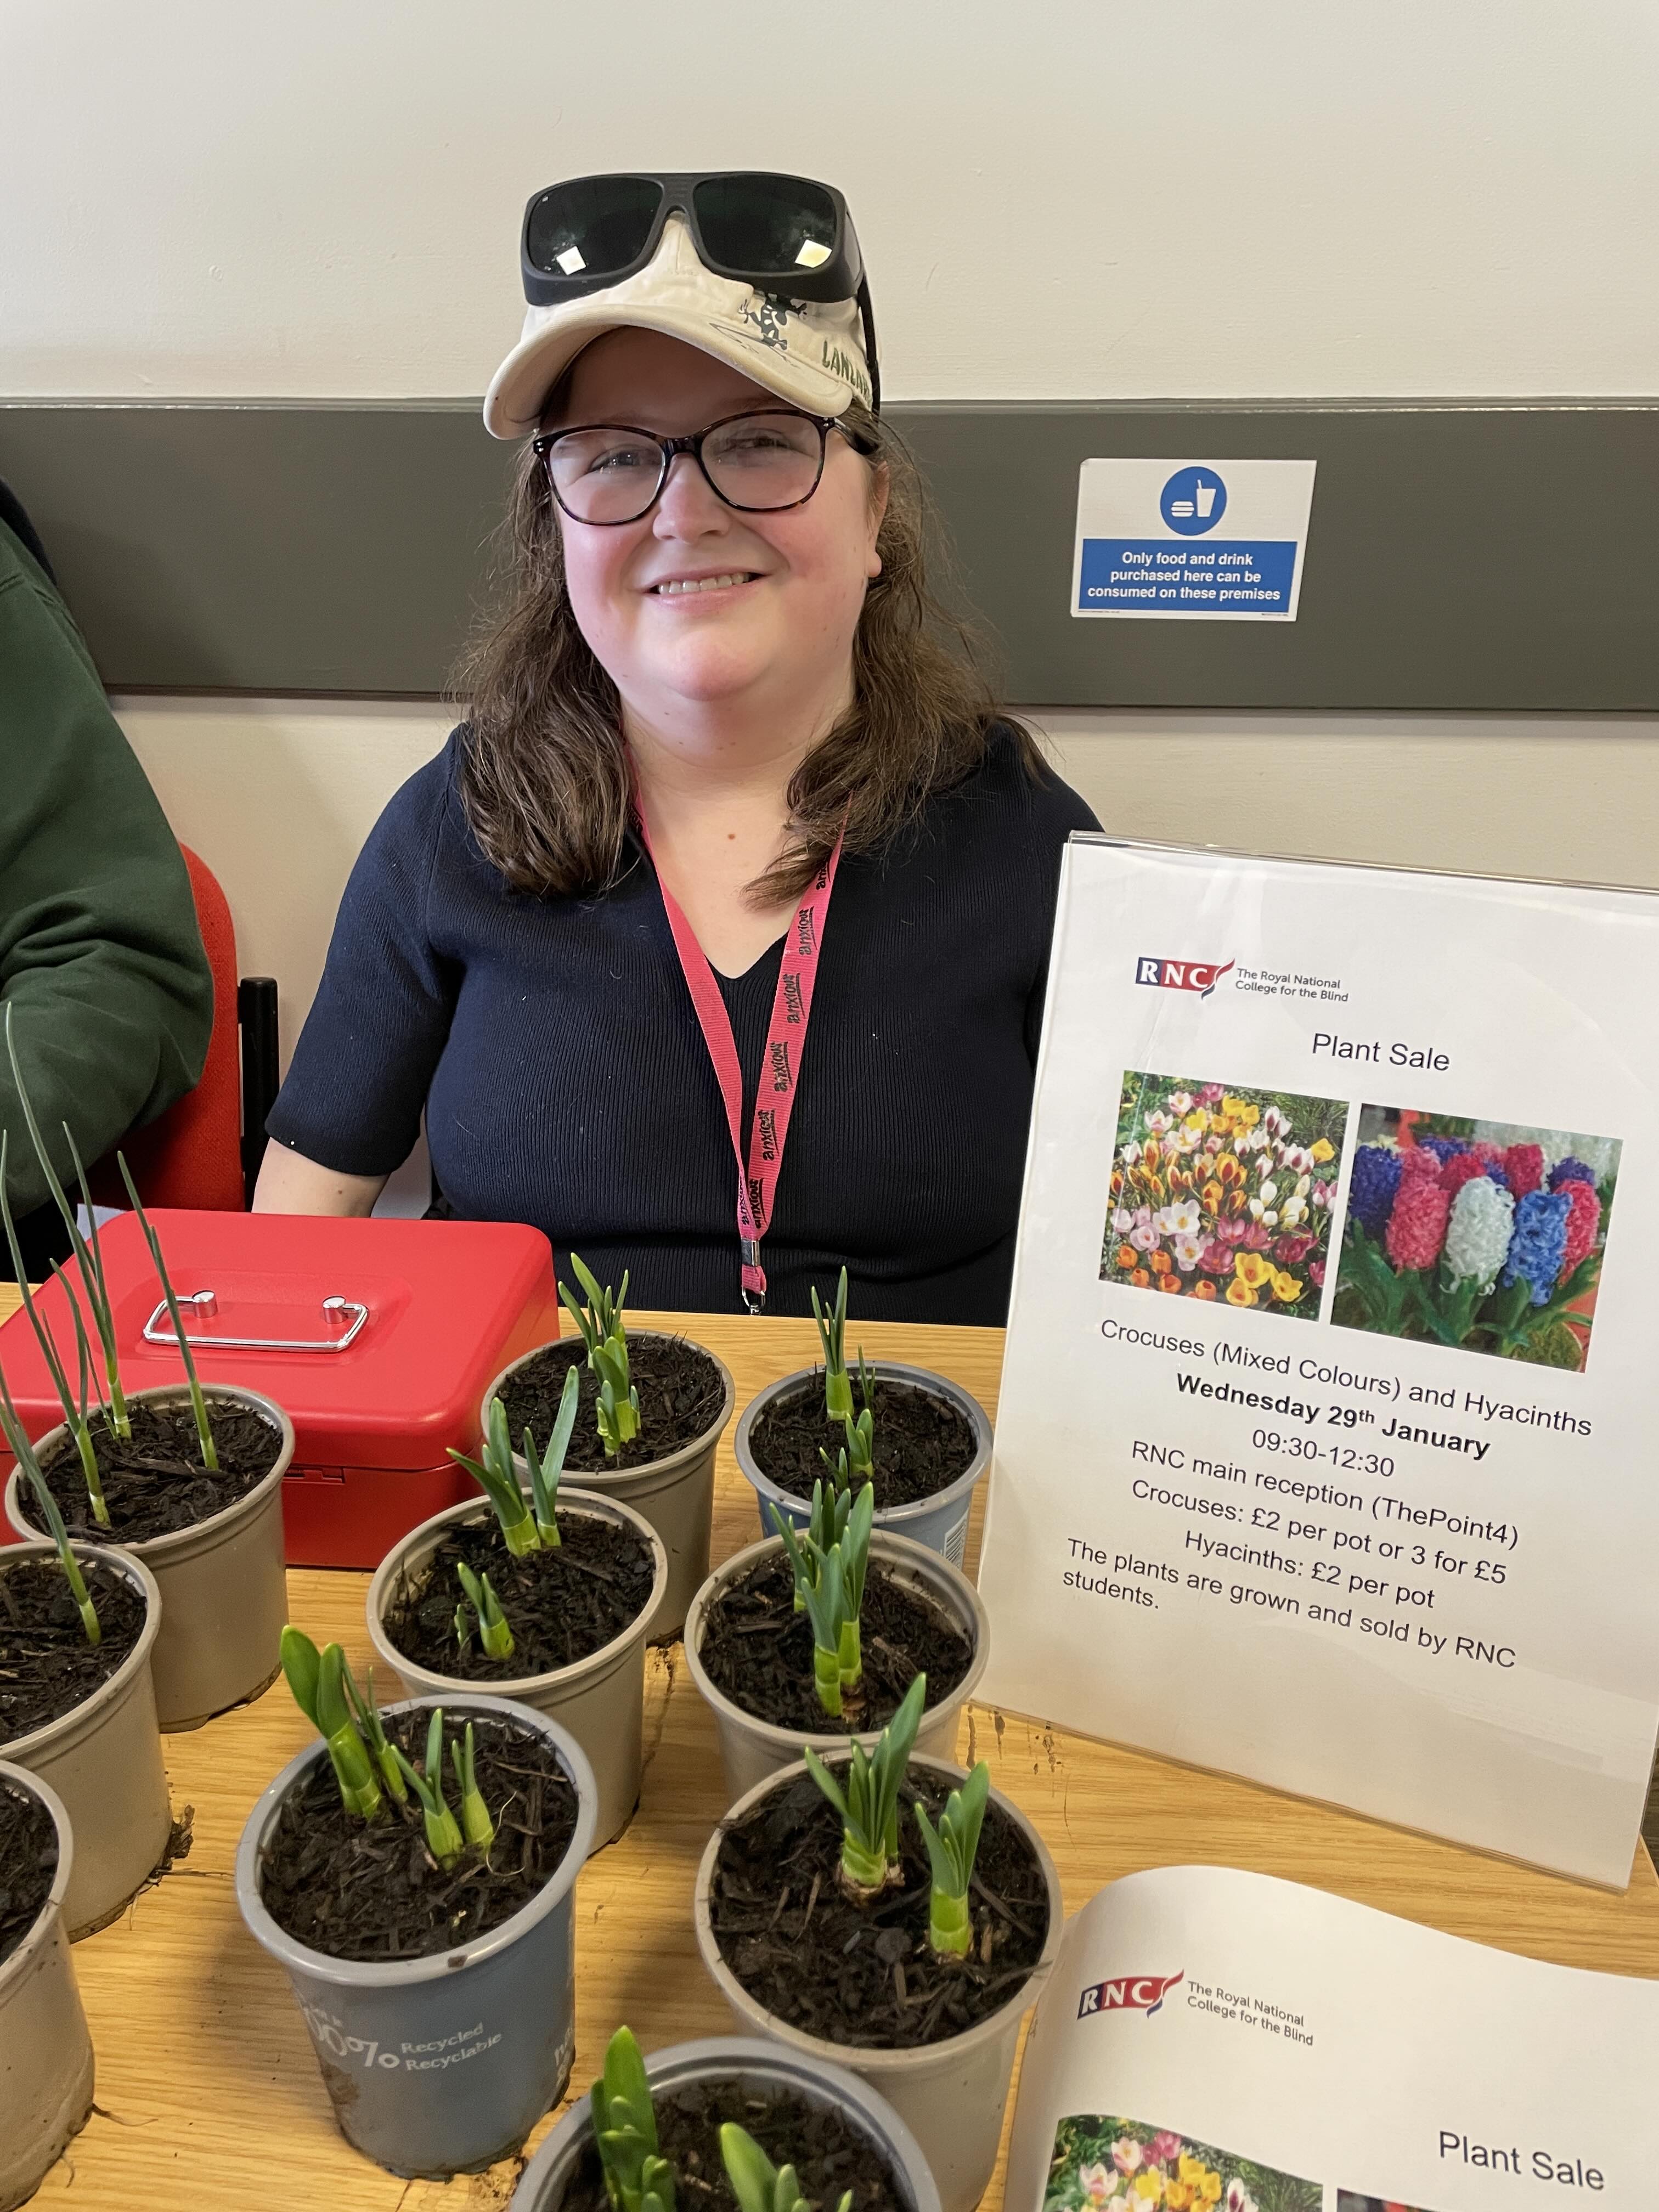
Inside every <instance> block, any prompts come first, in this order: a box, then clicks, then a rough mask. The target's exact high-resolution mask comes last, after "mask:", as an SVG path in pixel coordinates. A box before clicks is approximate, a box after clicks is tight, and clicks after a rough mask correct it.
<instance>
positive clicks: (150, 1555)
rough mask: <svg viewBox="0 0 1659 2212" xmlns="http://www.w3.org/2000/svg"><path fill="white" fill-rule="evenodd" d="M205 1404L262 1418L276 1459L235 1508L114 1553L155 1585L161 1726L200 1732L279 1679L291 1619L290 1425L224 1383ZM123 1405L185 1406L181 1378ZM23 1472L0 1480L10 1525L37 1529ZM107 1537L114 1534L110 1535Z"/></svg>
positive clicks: (49, 1439)
mask: <svg viewBox="0 0 1659 2212" xmlns="http://www.w3.org/2000/svg"><path fill="white" fill-rule="evenodd" d="M207 1396H208V1400H209V1402H210V1406H211V1404H212V1403H213V1402H214V1401H220V1402H223V1401H227V1400H231V1401H235V1402H236V1403H237V1404H239V1405H243V1406H251V1407H252V1408H253V1410H254V1411H255V1412H256V1413H260V1414H262V1415H263V1416H264V1419H266V1420H267V1421H269V1422H270V1424H271V1425H272V1426H273V1427H274V1428H276V1430H277V1431H278V1432H279V1435H280V1437H281V1446H280V1449H278V1451H277V1454H276V1464H275V1465H274V1466H273V1467H272V1468H271V1470H270V1473H269V1474H266V1475H264V1476H263V1477H262V1478H261V1479H260V1480H259V1481H258V1482H257V1483H255V1485H254V1486H253V1487H252V1490H250V1491H249V1492H246V1495H245V1496H244V1497H241V1498H238V1499H237V1500H236V1502H235V1504H234V1505H227V1506H226V1507H225V1508H224V1510H222V1512H219V1513H214V1514H210V1516H208V1518H207V1519H206V1520H205V1521H198V1522H197V1523H196V1524H195V1526H194V1527H193V1528H178V1529H175V1530H174V1531H173V1533H172V1534H170V1535H167V1536H149V1537H145V1538H144V1539H143V1540H142V1541H139V1542H137V1543H134V1544H123V1545H122V1546H121V1549H122V1550H123V1551H124V1552H128V1553H131V1555H132V1556H133V1557H134V1558H135V1559H142V1560H143V1562H144V1565H146V1566H147V1567H148V1568H149V1571H150V1572H151V1573H152V1574H153V1575H154V1576H155V1579H156V1581H157V1582H158V1583H160V1584H161V1607H162V1613H161V1636H160V1638H159V1639H158V1641H157V1643H156V1646H155V1710H156V1712H157V1714H158V1715H159V1717H160V1718H161V1727H162V1729H163V1730H164V1731H165V1732H167V1733H168V1734H176V1733H177V1732H178V1731H179V1730H180V1729H193V1728H200V1726H201V1725H202V1723H203V1722H204V1721H209V1720H211V1719H212V1717H213V1716H214V1715H215V1714H216V1713H222V1712H226V1711H228V1710H229V1708H230V1707H231V1706H232V1705H246V1703H247V1701H248V1699H250V1698H257V1697H258V1694H259V1692H260V1691H261V1690H264V1689H265V1688H268V1687H269V1686H270V1684H271V1683H272V1682H273V1681H275V1680H276V1671H277V1668H278V1667H279V1665H280V1664H281V1660H280V1656H279V1647H280V1645H281V1642H282V1635H283V1622H284V1621H285V1620H287V1619H288V1584H287V1581H286V1579H285V1577H284V1573H283V1565H284V1561H283V1476H284V1475H285V1474H287V1472H288V1466H289V1461H290V1460H291V1459H292V1458H293V1456H294V1424H293V1422H292V1421H290V1420H289V1417H288V1415H287V1414H286V1413H284V1412H283V1409H282V1407H280V1406H279V1405H277V1404H276V1401H274V1400H273V1399H270V1398H265V1397H262V1396H261V1395H259V1393H258V1391H257V1390H244V1389H240V1388H239V1387H237V1386H235V1385H233V1384H231V1383H210V1384H208V1386H207ZM127 1402H128V1404H129V1405H134V1406H137V1405H145V1404H149V1405H154V1406H166V1405H179V1404H185V1405H188V1404H189V1402H190V1391H189V1389H188V1388H187V1387H186V1385H185V1384H184V1383H164V1384H162V1385H161V1386H160V1387H159V1388H157V1389H151V1390H135V1391H133V1392H132V1393H131V1395H130V1397H129V1399H128V1401H127ZM66 1433H67V1431H66V1430H65V1429H64V1425H63V1424H62V1423H61V1422H60V1423H59V1424H58V1427H57V1428H55V1429H53V1430H52V1431H51V1433H50V1434H49V1435H47V1436H44V1437H41V1438H40V1442H39V1443H37V1444H36V1445H35V1448H34V1449H35V1456H36V1457H37V1458H38V1459H39V1460H40V1462H41V1463H42V1464H43V1465H44V1464H45V1462H46V1460H47V1458H48V1457H49V1456H50V1455H51V1454H52V1452H53V1451H54V1450H55V1449H57V1448H58V1445H59V1444H60V1443H62V1442H63V1441H64V1437H65V1436H66ZM29 1512H30V1508H29V1501H28V1498H27V1492H25V1491H24V1488H23V1478H22V1476H21V1474H19V1473H18V1472H17V1470H16V1469H15V1468H14V1469H13V1471H12V1476H11V1480H10V1481H9V1483H8V1484H7V1485H6V1516H7V1518H8V1519H9V1521H10V1522H11V1525H12V1527H13V1528H21V1529H23V1530H26V1531H27V1534H30V1535H31V1536H38V1535H39V1534H40V1533H41V1532H40V1528H38V1527H37V1526H36V1524H35V1522H33V1520H31V1518H30V1517H29ZM109 1541H112V1542H113V1541H116V1540H115V1539H114V1538H111V1539H110V1540H109Z"/></svg>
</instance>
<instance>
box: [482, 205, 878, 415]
mask: <svg viewBox="0 0 1659 2212" xmlns="http://www.w3.org/2000/svg"><path fill="white" fill-rule="evenodd" d="M623 328H633V329H636V330H643V331H662V332H664V334H665V336H667V337H672V338H681V339H683V340H684V343H686V344H687V345H693V346H696V348H697V349H698V350H699V351H700V352H702V353H707V354H712V355H713V356H714V358H715V359H716V360H717V361H724V362H729V363H730V364H731V366H732V368H736V369H740V370H741V371H742V372H743V374H744V375H745V376H748V377H752V378H753V379H754V380H755V382H756V383H757V384H758V385H761V386H763V387H764V388H765V389H766V390H767V391H768V392H775V394H776V396H777V397H778V398H780V399H787V400H788V401H789V403H790V404H791V405H792V406H795V407H800V408H803V409H805V411H806V412H807V413H808V414H809V415H827V416H838V415H844V414H845V413H846V412H847V410H848V408H849V407H851V406H852V405H853V404H854V401H861V402H862V403H863V404H864V405H865V406H866V407H867V406H868V405H869V404H870V393H871V387H870V366H869V362H868V360H867V358H866V354H865V349H864V325H863V319H862V317H861V314H860V308H859V303H858V301H856V300H832V301H818V300H781V299H778V298H775V296H774V295H772V294H771V293H769V292H759V291H757V290H755V289H754V288H753V287H752V286H751V285H749V284H746V283H743V282H742V281H741V280H740V279H738V278H734V277H729V276H716V275H715V274H714V270H712V269H708V268H705V266H704V265H703V263H702V260H701V259H700V258H699V257H698V254H697V250H696V246H694V245H693V243H692V240H691V234H690V230H689V229H688V228H687V227H686V223H685V220H684V216H680V215H678V214H672V215H671V216H669V217H668V219H667V221H666V222H665V224H664V226H663V234H662V240H661V243H660V244H659V246H658V248H657V251H656V252H655V254H654V255H653V257H652V258H651V260H650V261H649V262H648V263H647V264H646V266H645V267H644V268H643V269H641V270H636V271H635V274H634V275H633V276H627V277H624V278H623V281H622V282H621V283H618V284H612V285H610V286H607V287H606V289H605V290H603V291H599V292H590V293H587V294H586V295H584V296H583V297H581V298H580V299H575V300H566V301H559V302H557V303H556V304H555V305H553V306H551V307H530V308H529V309H528V310H527V311H526V315H525V319H524V334H523V336H522V337H520V340H519V343H517V345H515V346H514V347H513V350H512V352H511V353H510V354H508V356H507V359H506V360H505V361H504V362H502V363H501V367H500V368H498V369H497V370H496V372H495V376H494V377H493V378H492V379H491V380H490V386H489V392H487V393H486V395H485V397H484V405H483V419H484V428H486V429H487V430H488V431H489V435H491V437H492V438H522V437H526V436H527V435H529V434H530V433H531V432H532V431H533V430H537V429H539V428H540V427H541V414H542V409H543V407H544V405H545V404H546V402H547V396H548V394H549V392H551V391H552V389H553V387H554V386H555V385H556V383H557V382H558V380H559V379H560V378H561V377H562V375H563V374H564V373H565V371H566V369H567V368H569V366H570V364H571V362H573V361H574V359H575V358H576V356H577V355H578V354H579V353H580V352H581V350H582V349H583V348H584V347H585V346H587V345H591V344H592V342H593V340H594V339H595V338H597V337H601V336H603V334H604V333H605V331H614V330H619V329H623Z"/></svg>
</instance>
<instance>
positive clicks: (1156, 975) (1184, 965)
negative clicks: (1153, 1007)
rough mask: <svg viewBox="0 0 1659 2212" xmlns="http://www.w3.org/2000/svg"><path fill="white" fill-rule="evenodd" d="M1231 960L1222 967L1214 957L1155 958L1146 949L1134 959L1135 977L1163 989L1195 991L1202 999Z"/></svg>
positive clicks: (1224, 972) (1230, 964) (1138, 980)
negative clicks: (1186, 958) (1191, 958)
mask: <svg viewBox="0 0 1659 2212" xmlns="http://www.w3.org/2000/svg"><path fill="white" fill-rule="evenodd" d="M1232 964H1233V963H1232V962H1231V960H1228V961H1225V962H1224V963H1222V965H1221V966H1220V967H1218V966H1217V965H1216V963H1215V962H1214V961H1213V960H1153V959H1152V958H1150V957H1148V955H1147V954H1146V953H1144V952H1143V953H1142V954H1141V956H1140V957H1139V959H1138V960H1137V961H1136V962H1135V981H1136V982H1137V983H1151V984H1152V985H1154V986H1155V987H1157V988H1158V990H1161V991H1196V992H1197V993H1198V995H1199V997H1200V999H1207V998H1208V997H1209V995H1210V994H1211V992H1212V991H1213V990H1214V988H1215V987H1216V985H1217V984H1218V982H1219V981H1221V979H1222V977H1223V976H1224V975H1226V974H1227V973H1228V972H1229V971H1230V970H1231V967H1232Z"/></svg>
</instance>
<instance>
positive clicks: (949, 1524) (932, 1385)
mask: <svg viewBox="0 0 1659 2212" xmlns="http://www.w3.org/2000/svg"><path fill="white" fill-rule="evenodd" d="M870 1371H871V1373H872V1375H873V1376H875V1379H876V1381H877V1383H909V1384H911V1385H912V1386H913V1387H914V1388H915V1389H918V1390H926V1391H927V1392H929V1393H930V1394H931V1395H933V1397H935V1398H943V1399H945V1401H947V1403H949V1404H950V1405H952V1406H954V1407H956V1409H957V1412H958V1413H961V1414H962V1415H963V1418H964V1419H966V1420H967V1422H968V1424H969V1426H970V1427H971V1428H972V1430H973V1431H974V1456H973V1458H972V1459H971V1460H970V1461H969V1462H968V1465H967V1466H966V1467H965V1468H963V1471H962V1473H961V1474H959V1475H958V1476H957V1479H956V1480H955V1481H954V1482H953V1483H951V1485H950V1486H949V1488H948V1489H945V1490H939V1491H935V1492H934V1493H933V1496H932V1497H931V1498H916V1499H915V1500H914V1501H913V1502H912V1503H911V1504H908V1505H890V1506H889V1507H887V1508H886V1510H884V1511H883V1512H880V1513H878V1514H877V1516H876V1526H877V1528H884V1529H886V1530H887V1531H888V1532H889V1533H890V1534H892V1535H895V1536H908V1537H909V1539H910V1541H912V1543H915V1544H924V1545H926V1546H927V1549H928V1550H929V1551H930V1552H938V1553H939V1554H940V1555H941V1556H942V1557H943V1558H945V1559H948V1560H949V1561H950V1562H951V1565H952V1566H953V1567H959V1566H960V1565H962V1562H963V1554H964V1553H966V1551H967V1548H968V1510H969V1506H970V1505H971V1504H972V1503H973V1498H974V1485H975V1483H976V1482H977V1481H978V1480H979V1479H980V1477H981V1475H982V1474H984V1472H985V1470H986V1468H987V1467H988V1466H989V1465H990V1464H991V1424H990V1422H989V1421H988V1419H987V1418H986V1413H985V1408H984V1407H983V1406H981V1404H980V1402H979V1401H978V1399H977V1398H975V1397H971V1396H970V1395H969V1393H968V1392H967V1391H966V1390H964V1389H963V1388H962V1385H961V1384H960V1383H951V1382H948V1381H947V1380H946V1378H945V1376H943V1375H935V1374H934V1373H933V1370H932V1369H931V1368H927V1367H907V1366H905V1365H904V1364H903V1363H902V1361H900V1360H896V1359H872V1361H871V1362H870ZM822 1376H823V1369H822V1368H821V1367H798V1368H797V1369H796V1370H795V1371H794V1373H793V1375H786V1376H783V1377H782V1378H781V1380H780V1381H778V1382H776V1383H768V1384H767V1386H766V1388H765V1389H764V1390H763V1391H762V1392H761V1393H760V1395H759V1396H758V1397H757V1398H754V1399H751V1400H750V1403H749V1404H748V1405H747V1406H745V1407H744V1410H743V1416H742V1418H741V1419H740V1420H739V1421H738V1428H737V1434H736V1435H735V1436H734V1437H733V1438H732V1449H733V1451H734V1452H735V1453H736V1454H737V1461H738V1466H739V1467H740V1468H742V1469H743V1472H744V1475H745V1476H746V1478H747V1479H748V1480H749V1481H750V1483H752V1484H753V1486H754V1488H755V1492H756V1503H757V1505H758V1506H759V1508H760V1524H761V1528H762V1530H763V1533H764V1534H766V1535H770V1534H772V1533H773V1530H772V1516H771V1515H770V1514H769V1512H768V1510H767V1507H768V1506H769V1505H775V1506H776V1507H777V1509H778V1510H779V1511H780V1512H781V1513H782V1514H783V1515H784V1516H786V1517H787V1519H789V1520H790V1521H793V1522H794V1524H795V1526H796V1528H805V1525H806V1522H807V1521H808V1519H809V1518H810V1517H811V1510H812V1507H811V1499H810V1498H797V1497H796V1496H795V1494H794V1492H793V1491H792V1490H783V1489H781V1488H780V1487H779V1486H778V1485H777V1484H776V1483H775V1482H774V1481H773V1480H772V1478H771V1476H770V1475H769V1474H764V1473H763V1471H762V1469H761V1468H760V1466H759V1464H758V1463H757V1461H756V1458H755V1448H754V1433H755V1424H756V1422H757V1420H758V1419H760V1417H761V1415H762V1414H763V1413H764V1412H765V1411H766V1408H767V1407H769V1405H771V1404H773V1402H774V1401H775V1400H777V1399H779V1398H786V1397H787V1396H788V1395H789V1394H790V1392H791V1391H792V1390H799V1389H804V1388H805V1387H807V1386H809V1385H810V1386H811V1387H813V1388H817V1387H818V1385H819V1383H820V1382H821V1379H822Z"/></svg>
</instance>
